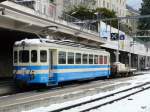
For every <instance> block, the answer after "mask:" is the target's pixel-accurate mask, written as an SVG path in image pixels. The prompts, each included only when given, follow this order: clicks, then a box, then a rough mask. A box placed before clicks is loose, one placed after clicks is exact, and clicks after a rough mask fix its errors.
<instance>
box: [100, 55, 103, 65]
mask: <svg viewBox="0 0 150 112" xmlns="http://www.w3.org/2000/svg"><path fill="white" fill-rule="evenodd" d="M99 64H103V56H99Z"/></svg>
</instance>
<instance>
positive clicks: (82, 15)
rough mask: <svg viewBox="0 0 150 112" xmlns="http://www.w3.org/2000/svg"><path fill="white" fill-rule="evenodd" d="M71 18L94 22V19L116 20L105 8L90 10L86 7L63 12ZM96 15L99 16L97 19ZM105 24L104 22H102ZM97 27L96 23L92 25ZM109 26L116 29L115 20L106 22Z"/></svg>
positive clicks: (81, 6) (112, 13)
mask: <svg viewBox="0 0 150 112" xmlns="http://www.w3.org/2000/svg"><path fill="white" fill-rule="evenodd" d="M65 13H67V14H69V15H71V16H73V17H76V18H78V19H81V20H96V19H105V18H116V17H117V16H116V13H115V12H114V11H111V10H109V9H106V8H96V9H90V8H89V7H88V6H84V5H79V6H74V7H73V8H72V9H71V10H69V11H67V12H65ZM96 13H98V14H100V18H98V17H97V15H96ZM104 22H105V21H104ZM92 24H93V25H95V26H96V27H97V23H92ZM107 24H110V25H111V26H113V27H115V28H117V27H118V22H117V20H113V21H111V22H107Z"/></svg>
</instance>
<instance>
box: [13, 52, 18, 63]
mask: <svg viewBox="0 0 150 112" xmlns="http://www.w3.org/2000/svg"><path fill="white" fill-rule="evenodd" d="M17 62H18V52H17V51H14V63H17Z"/></svg>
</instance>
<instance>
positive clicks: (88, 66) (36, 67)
mask: <svg viewBox="0 0 150 112" xmlns="http://www.w3.org/2000/svg"><path fill="white" fill-rule="evenodd" d="M82 68H83V69H85V68H110V65H54V66H53V69H82ZM14 69H15V70H23V69H24V70H30V69H32V70H47V69H49V66H14Z"/></svg>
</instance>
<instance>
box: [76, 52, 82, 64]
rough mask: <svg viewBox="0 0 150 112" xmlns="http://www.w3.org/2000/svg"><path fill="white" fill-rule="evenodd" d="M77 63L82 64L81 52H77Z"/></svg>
mask: <svg viewBox="0 0 150 112" xmlns="http://www.w3.org/2000/svg"><path fill="white" fill-rule="evenodd" d="M75 59H76V64H81V54H80V53H76V57H75Z"/></svg>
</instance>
